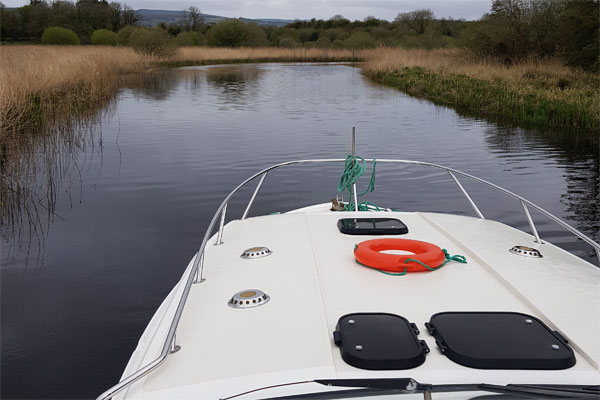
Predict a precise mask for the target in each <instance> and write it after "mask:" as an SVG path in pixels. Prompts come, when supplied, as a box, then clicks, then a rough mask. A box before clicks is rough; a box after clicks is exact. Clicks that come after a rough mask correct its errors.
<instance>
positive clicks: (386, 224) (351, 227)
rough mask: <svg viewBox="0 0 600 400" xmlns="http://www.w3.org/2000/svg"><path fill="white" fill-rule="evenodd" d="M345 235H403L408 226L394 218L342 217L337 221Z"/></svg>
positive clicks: (406, 231)
mask: <svg viewBox="0 0 600 400" xmlns="http://www.w3.org/2000/svg"><path fill="white" fill-rule="evenodd" d="M337 226H338V229H339V230H340V232H342V233H345V234H347V235H404V234H405V233H408V228H407V227H406V225H404V223H403V222H402V221H400V220H399V219H396V218H343V219H340V220H338V223H337Z"/></svg>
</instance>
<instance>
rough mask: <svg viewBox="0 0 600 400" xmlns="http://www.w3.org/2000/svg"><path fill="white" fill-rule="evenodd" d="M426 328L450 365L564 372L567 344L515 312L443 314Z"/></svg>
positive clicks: (571, 358)
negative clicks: (451, 362)
mask: <svg viewBox="0 0 600 400" xmlns="http://www.w3.org/2000/svg"><path fill="white" fill-rule="evenodd" d="M425 326H426V327H427V329H428V330H429V333H430V334H432V335H433V336H434V337H435V341H436V344H437V345H438V347H439V348H440V350H441V352H442V353H444V354H445V355H446V356H447V357H448V358H449V359H451V360H452V361H454V362H456V363H458V364H461V365H464V366H466V367H471V368H481V369H540V370H551V369H566V368H570V367H572V366H573V365H575V354H574V353H573V350H572V349H571V348H570V347H569V345H568V344H567V341H566V340H565V339H564V338H563V337H562V336H561V335H560V334H559V333H558V332H556V331H552V330H550V328H548V327H547V326H546V325H545V324H544V323H543V322H542V321H540V320H538V319H537V318H535V317H532V316H531V315H527V314H521V313H516V312H442V313H438V314H434V315H433V316H432V317H431V319H430V320H429V323H426V324H425Z"/></svg>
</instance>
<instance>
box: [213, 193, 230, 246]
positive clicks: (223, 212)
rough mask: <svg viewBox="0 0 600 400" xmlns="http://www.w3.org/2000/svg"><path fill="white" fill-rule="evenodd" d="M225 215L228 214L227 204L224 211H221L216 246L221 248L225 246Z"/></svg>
mask: <svg viewBox="0 0 600 400" xmlns="http://www.w3.org/2000/svg"><path fill="white" fill-rule="evenodd" d="M225 214H227V203H225V207H223V211H221V223H220V224H219V232H218V233H217V241H216V242H215V246H220V245H222V244H223V228H224V227H225Z"/></svg>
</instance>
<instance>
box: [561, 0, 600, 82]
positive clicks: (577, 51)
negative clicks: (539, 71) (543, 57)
mask: <svg viewBox="0 0 600 400" xmlns="http://www.w3.org/2000/svg"><path fill="white" fill-rule="evenodd" d="M599 11H600V1H598V0H567V1H566V2H565V4H564V8H563V9H562V10H561V12H560V17H559V35H558V37H559V43H558V45H559V48H560V50H559V53H560V56H561V57H562V58H563V59H564V60H565V62H566V63H567V65H570V66H573V67H582V68H584V69H587V70H591V71H596V72H599V70H600V22H599V19H598V14H599Z"/></svg>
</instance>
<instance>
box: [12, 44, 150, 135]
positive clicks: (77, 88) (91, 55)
mask: <svg viewBox="0 0 600 400" xmlns="http://www.w3.org/2000/svg"><path fill="white" fill-rule="evenodd" d="M148 61H150V60H149V59H148V58H145V57H143V56H141V55H139V54H138V53H135V52H134V51H133V50H131V49H129V48H114V47H89V46H73V47H71V46H3V48H2V57H1V58H0V118H1V124H0V127H1V128H2V129H3V132H6V131H7V130H12V129H13V128H16V127H18V126H22V125H27V124H28V123H31V122H32V121H31V118H32V113H33V114H35V113H39V112H44V111H45V110H52V113H53V114H55V115H58V114H65V113H66V114H70V113H71V110H72V109H73V108H76V109H77V108H80V107H82V106H84V104H88V103H90V102H92V103H93V102H96V101H99V100H101V99H105V98H106V97H107V96H109V95H110V94H111V93H112V92H113V91H114V88H115V86H116V85H117V84H118V81H119V75H120V74H122V73H126V72H133V71H139V70H141V68H143V67H144V66H145V65H147V63H148Z"/></svg>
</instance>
